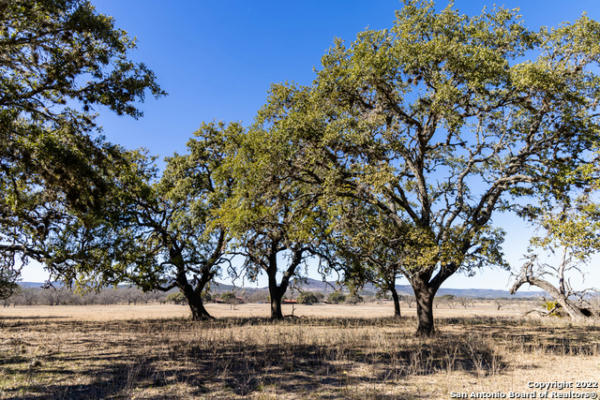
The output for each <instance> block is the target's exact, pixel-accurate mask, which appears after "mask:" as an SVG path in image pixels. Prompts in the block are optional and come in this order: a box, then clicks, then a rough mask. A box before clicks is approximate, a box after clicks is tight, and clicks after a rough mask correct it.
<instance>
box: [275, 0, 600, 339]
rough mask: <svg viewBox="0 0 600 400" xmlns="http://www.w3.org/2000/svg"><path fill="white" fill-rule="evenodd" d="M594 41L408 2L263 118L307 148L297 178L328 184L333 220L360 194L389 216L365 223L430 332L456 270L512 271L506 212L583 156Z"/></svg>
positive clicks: (592, 108)
mask: <svg viewBox="0 0 600 400" xmlns="http://www.w3.org/2000/svg"><path fill="white" fill-rule="evenodd" d="M598 43H600V24H598V23H597V22H596V21H593V20H590V19H589V18H588V17H586V16H582V17H581V18H580V19H578V20H577V21H575V22H573V23H567V24H564V25H561V26H560V27H558V28H555V29H546V28H542V29H540V30H538V31H532V30H529V29H527V28H526V27H525V25H524V24H523V22H522V21H521V20H520V18H519V17H518V15H517V13H516V11H511V10H505V9H494V10H492V11H484V12H482V13H481V15H477V16H473V17H469V16H466V15H463V14H460V13H459V12H458V11H456V10H455V9H454V8H453V7H452V6H449V7H447V8H445V9H444V10H442V11H440V12H436V10H435V9H434V5H433V3H432V2H427V1H412V0H409V1H405V4H404V7H403V8H402V9H401V10H400V11H399V12H398V13H397V15H396V21H395V23H394V25H393V26H392V27H391V28H390V29H384V30H367V31H364V32H361V33H360V34H359V35H358V37H357V39H356V40H355V41H354V42H352V43H350V44H345V43H344V42H342V41H339V40H338V41H336V42H335V44H334V45H333V46H332V48H331V49H330V50H329V51H328V52H327V54H325V56H324V57H323V59H322V67H321V69H320V70H319V71H318V72H317V78H316V79H315V81H314V82H313V84H312V85H310V86H308V87H293V86H291V85H279V86H275V87H274V88H273V90H272V95H271V98H270V100H269V104H268V105H267V107H266V110H267V111H266V112H267V113H269V117H268V118H265V122H264V123H265V126H268V127H269V129H270V130H271V131H277V132H278V136H279V137H280V138H281V140H283V141H285V142H288V143H293V144H294V146H296V147H297V148H298V150H297V151H296V152H295V154H296V155H297V156H296V157H295V158H293V159H291V160H290V161H289V168H288V170H287V171H288V174H289V176H294V177H295V179H297V180H298V181H301V182H304V183H305V184H308V183H310V184H311V185H312V187H313V189H312V190H314V191H317V190H318V191H320V192H321V193H322V195H321V196H320V204H321V206H322V207H324V208H326V209H328V212H329V215H330V216H331V218H332V219H337V218H339V216H340V214H341V213H343V212H344V211H343V210H344V209H345V207H344V205H345V204H346V203H347V202H361V203H363V204H364V206H365V207H369V208H371V209H372V210H376V212H377V213H378V214H379V215H380V216H381V218H382V219H385V220H386V221H387V223H386V224H379V223H372V224H368V225H361V226H360V229H362V230H365V232H369V234H371V235H373V236H374V237H378V236H386V237H387V239H386V240H385V241H381V244H382V245H387V246H390V248H389V250H390V252H394V251H397V252H398V255H397V256H396V257H394V260H393V261H394V262H397V263H398V267H399V269H400V271H401V273H402V274H403V275H404V276H405V277H406V278H407V279H408V281H409V282H410V284H411V286H412V287H413V289H414V292H415V296H416V299H417V316H418V329H417V333H418V334H419V335H426V336H428V335H432V334H433V333H434V332H435V329H434V319H433V299H434V296H435V294H436V292H437V291H438V289H439V287H440V285H441V284H442V283H443V282H444V281H445V280H446V279H448V278H449V277H450V276H452V275H453V274H455V273H457V272H458V271H465V272H467V273H473V272H474V271H476V270H477V269H478V268H481V267H484V266H489V265H500V266H505V263H504V260H503V253H502V249H501V243H502V241H503V232H502V231H500V230H498V229H495V228H494V227H493V219H492V217H493V216H494V215H497V211H498V210H503V211H510V210H515V211H518V210H519V209H520V207H521V205H522V204H523V203H524V202H527V201H528V199H529V198H531V197H530V196H535V195H536V193H537V191H538V190H539V189H540V185H541V183H542V182H547V181H548V180H551V179H552V178H553V177H554V176H556V175H557V174H558V173H559V172H560V171H564V170H570V169H573V168H575V167H576V166H577V165H579V164H581V163H585V162H587V157H586V150H587V149H588V148H589V145H590V143H591V141H592V140H594V139H596V138H597V136H598V114H597V106H598V101H599V100H600V92H599V88H600V85H598V83H600V80H599V78H600V77H599V76H598V75H597V73H596V68H597V65H598V61H599V60H600V45H599V44H598ZM564 184H565V185H568V183H567V182H564ZM519 199H520V200H519ZM373 221H375V222H376V221H377V219H373ZM349 222H352V221H348V220H347V218H346V221H345V223H349ZM356 222H357V224H358V223H360V224H362V222H363V221H361V220H357V221H356ZM380 227H383V228H384V229H383V230H381V229H380ZM355 230H356V229H355Z"/></svg>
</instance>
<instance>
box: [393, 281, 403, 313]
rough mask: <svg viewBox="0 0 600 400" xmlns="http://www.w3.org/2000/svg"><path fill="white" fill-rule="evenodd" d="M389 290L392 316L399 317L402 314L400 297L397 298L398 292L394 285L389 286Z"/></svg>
mask: <svg viewBox="0 0 600 400" xmlns="http://www.w3.org/2000/svg"><path fill="white" fill-rule="evenodd" d="M390 292H392V299H393V300H394V317H396V318H400V317H401V316H402V315H401V314H400V299H399V298H398V292H397V291H396V287H395V286H391V287H390Z"/></svg>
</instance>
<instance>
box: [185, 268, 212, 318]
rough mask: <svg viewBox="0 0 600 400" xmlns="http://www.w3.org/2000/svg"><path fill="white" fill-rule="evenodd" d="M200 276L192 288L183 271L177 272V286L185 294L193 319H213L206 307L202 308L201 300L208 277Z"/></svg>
mask: <svg viewBox="0 0 600 400" xmlns="http://www.w3.org/2000/svg"><path fill="white" fill-rule="evenodd" d="M202 278H203V279H200V282H198V283H197V285H196V287H195V288H194V287H192V285H190V283H189V282H188V280H187V278H186V276H185V274H184V273H182V274H179V276H178V277H177V282H178V285H177V286H178V287H179V290H181V292H182V293H183V295H184V296H185V298H186V300H187V302H188V305H189V306H190V310H191V311H192V320H193V321H206V320H209V319H214V318H213V316H212V315H210V314H209V313H208V311H206V308H204V302H203V301H202V290H203V289H204V287H205V286H206V283H207V282H208V281H209V277H208V276H203V277H202Z"/></svg>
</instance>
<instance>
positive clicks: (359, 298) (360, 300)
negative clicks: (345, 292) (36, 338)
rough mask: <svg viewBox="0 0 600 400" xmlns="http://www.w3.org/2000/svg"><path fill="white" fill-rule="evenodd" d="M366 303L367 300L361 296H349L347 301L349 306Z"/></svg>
mask: <svg viewBox="0 0 600 400" xmlns="http://www.w3.org/2000/svg"><path fill="white" fill-rule="evenodd" d="M364 301H365V300H364V299H363V298H362V296H360V295H359V294H355V295H352V296H349V297H348V298H347V299H346V303H348V304H358V303H363V302H364Z"/></svg>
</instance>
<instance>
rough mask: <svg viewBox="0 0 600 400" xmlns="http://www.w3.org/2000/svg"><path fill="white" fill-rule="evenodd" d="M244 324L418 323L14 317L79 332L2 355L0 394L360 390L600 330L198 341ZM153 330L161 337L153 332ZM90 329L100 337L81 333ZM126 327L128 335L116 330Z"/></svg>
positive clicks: (470, 328) (334, 395)
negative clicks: (34, 362)
mask: <svg viewBox="0 0 600 400" xmlns="http://www.w3.org/2000/svg"><path fill="white" fill-rule="evenodd" d="M246 326H263V327H268V326H323V327H330V328H339V329H352V328H364V327H374V328H378V327H385V328H389V327H396V328H397V327H406V328H408V331H409V332H412V330H413V329H414V327H415V326H416V321H415V320H414V318H407V319H402V320H397V319H394V318H380V319H358V318H357V319H353V318H288V319H285V320H283V321H270V320H269V319H265V318H224V319H219V320H215V321H207V322H192V321H190V320H187V319H182V318H175V319H158V320H128V321H111V322H84V321H60V322H59V321H45V322H44V321H42V322H41V323H40V322H38V323H33V322H15V325H14V326H12V329H14V332H18V331H19V330H21V331H24V330H31V331H32V332H35V331H39V332H48V331H53V332H62V331H65V332H77V333H78V335H79V336H78V337H77V338H74V339H73V340H71V342H69V343H70V345H71V346H73V348H67V349H66V350H65V349H63V350H62V352H60V353H58V354H51V355H48V356H47V357H45V358H44V359H43V361H42V364H41V365H40V366H39V367H36V368H31V366H28V364H27V362H28V359H27V358H26V357H25V356H21V355H16V354H15V353H12V354H13V355H9V353H6V355H5V356H3V355H1V354H0V375H2V374H4V375H8V376H11V375H13V376H20V377H21V379H20V380H17V381H15V382H17V383H16V384H14V385H12V386H11V387H10V388H9V389H6V390H5V391H4V393H0V394H1V395H2V397H3V398H7V399H33V398H42V399H100V398H130V397H131V396H132V394H134V391H135V392H137V391H144V398H156V399H158V398H171V397H178V396H177V395H174V394H172V391H173V390H175V391H177V390H179V389H176V388H177V387H178V385H183V386H185V387H186V388H187V389H186V390H188V392H186V396H188V395H191V396H197V397H202V396H205V397H210V396H212V393H213V390H215V388H217V390H218V391H219V393H220V394H219V395H218V396H215V398H228V397H236V396H237V397H245V396H250V395H255V394H259V393H262V392H266V393H269V391H272V390H275V391H276V392H277V393H280V394H281V393H288V394H290V393H291V394H297V395H299V396H300V395H302V396H305V395H306V394H307V393H309V394H310V396H309V397H311V398H330V399H342V398H351V397H356V398H362V397H363V396H362V395H361V393H360V392H359V393H356V394H353V393H352V390H356V388H360V387H365V386H367V387H375V386H376V385H377V384H382V383H383V384H386V383H387V384H390V385H396V384H398V382H402V380H404V379H406V378H407V377H410V376H414V375H434V374H437V373H440V372H447V371H455V370H460V371H464V372H466V373H468V374H471V375H474V376H484V375H494V374H497V373H502V372H503V371H504V370H506V369H507V367H508V366H507V365H506V363H505V361H503V359H502V356H501V355H500V354H499V353H498V348H499V347H500V346H506V348H508V349H514V350H518V351H523V352H528V351H534V350H539V349H540V348H542V349H544V351H546V352H548V353H552V354H560V355H574V356H575V355H580V354H593V353H594V352H596V353H595V354H597V353H598V349H599V348H600V347H599V344H598V343H599V342H600V334H598V332H599V330H589V329H588V328H589V327H587V326H575V327H573V326H569V325H565V326H558V327H554V326H553V327H548V326H544V325H543V324H536V323H533V324H531V323H527V322H524V321H515V320H503V319H500V320H496V319H482V318H479V319H477V318H453V319H440V320H438V329H439V331H440V332H441V333H440V334H439V335H438V336H437V337H435V338H432V339H424V340H421V339H415V338H413V337H412V336H411V334H410V333H406V331H407V329H404V330H393V329H386V331H385V333H383V334H381V335H379V336H378V337H380V338H382V340H389V341H390V342H389V343H392V344H393V345H391V346H387V347H386V346H383V347H382V346H378V344H377V343H373V339H368V340H364V338H362V337H361V336H360V335H357V336H355V337H353V339H352V340H351V341H349V342H344V341H343V340H340V341H339V343H337V342H335V341H333V342H331V341H330V342H329V343H332V345H321V344H315V343H319V341H313V340H310V338H308V339H307V340H303V341H304V342H306V343H302V341H300V342H298V340H296V341H295V342H294V341H293V340H288V339H289V338H287V337H285V335H284V336H282V337H280V338H278V339H273V338H271V340H261V339H260V338H258V339H256V340H252V342H251V343H249V342H248V341H239V340H234V339H233V338H232V339H230V340H228V338H227V337H225V336H223V337H219V338H218V339H217V340H213V341H212V342H202V338H204V337H206V336H204V335H203V334H202V332H203V331H205V330H208V329H211V330H212V329H219V328H236V327H239V328H242V329H243V327H246ZM157 332H161V333H162V335H158V336H157V335H156V333H157ZM178 332H187V333H190V332H192V333H194V332H198V333H199V334H198V336H193V335H192V337H197V338H198V339H196V340H192V341H190V340H189V339H188V340H184V339H181V337H179V336H178ZM261 332H264V334H269V332H270V331H269V330H268V329H265V330H264V331H263V330H261ZM273 332H275V331H273ZM325 332H326V334H327V332H329V331H328V330H326V331H325ZM590 332H592V333H593V335H590ZM86 333H93V334H94V335H96V336H94V335H90V336H85V334H86ZM120 333H126V334H127V335H124V336H119V334H120ZM105 334H107V336H104V335H105ZM128 335H129V336H128ZM586 335H587V336H586ZM217 337H218V336H217ZM27 340H29V341H31V339H27ZM292 342H293V343H292ZM15 344H17V343H15ZM77 346H81V347H77ZM540 346H542V347H540ZM65 347H66V345H65ZM390 348H391V349H392V350H391V351H389V349H390ZM381 349H384V350H381ZM532 368H533V366H532ZM43 376H49V377H51V378H49V379H50V381H51V383H50V384H41V383H39V382H42V381H43V379H42V377H43ZM80 382H85V383H80ZM353 388H354V389H353ZM348 391H350V393H349V392H348ZM154 393H158V394H154ZM165 393H166V394H165ZM153 396H154V397H153ZM318 396H321V397H318ZM402 396H405V397H406V398H425V397H426V395H425V394H420V393H404V394H402V395H400V396H398V395H386V394H377V393H374V394H373V395H369V396H368V397H370V398H379V399H382V400H385V399H398V398H400V399H401V398H402Z"/></svg>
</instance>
